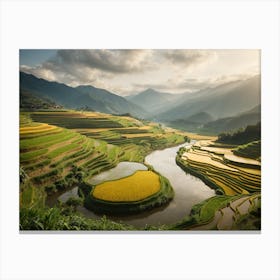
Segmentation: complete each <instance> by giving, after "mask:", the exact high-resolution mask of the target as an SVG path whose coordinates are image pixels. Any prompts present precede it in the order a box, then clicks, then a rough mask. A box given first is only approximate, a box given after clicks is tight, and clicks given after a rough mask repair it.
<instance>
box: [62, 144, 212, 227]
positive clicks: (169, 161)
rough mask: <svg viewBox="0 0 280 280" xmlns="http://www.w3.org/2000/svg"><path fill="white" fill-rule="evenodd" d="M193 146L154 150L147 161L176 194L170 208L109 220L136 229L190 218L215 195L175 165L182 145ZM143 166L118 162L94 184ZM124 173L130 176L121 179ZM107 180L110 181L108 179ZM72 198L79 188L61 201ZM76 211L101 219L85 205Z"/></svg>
mask: <svg viewBox="0 0 280 280" xmlns="http://www.w3.org/2000/svg"><path fill="white" fill-rule="evenodd" d="M192 144H193V142H191V143H185V144H182V145H178V146H176V147H172V148H167V149H164V150H158V151H154V152H152V153H151V154H149V155H148V156H147V157H146V158H145V162H146V163H148V164H150V165H152V166H153V167H154V169H155V170H156V171H158V172H159V173H160V174H162V175H163V176H165V177H166V178H168V179H169V181H170V183H171V185H172V187H173V189H174V191H175V196H174V199H173V200H172V201H171V202H170V203H169V204H168V205H166V206H164V207H160V208H156V209H153V210H151V211H146V212H144V213H142V214H137V215H129V216H122V217H112V216H110V217H108V218H110V219H112V220H114V221H122V222H124V223H126V224H131V225H134V226H136V227H143V226H145V225H160V224H174V223H176V222H179V221H180V220H182V219H183V218H184V217H185V216H186V215H188V214H189V213H190V210H191V208H192V206H193V205H195V204H197V203H199V202H201V201H203V200H205V199H207V198H209V197H212V196H214V195H215V192H214V190H212V189H211V188H209V187H208V186H207V185H205V184H204V183H203V182H202V181H201V180H200V179H198V178H196V177H194V176H192V175H190V174H186V173H185V172H184V171H183V170H182V169H181V168H180V167H179V166H178V165H177V164H176V161H175V158H176V153H177V151H178V149H179V148H180V147H183V146H191V145H192ZM130 165H131V166H130ZM144 167H145V166H144V165H141V164H139V163H119V165H118V166H117V167H115V168H114V169H111V170H109V171H105V172H102V173H101V174H100V175H97V176H99V177H97V176H95V178H94V177H93V178H92V183H96V182H97V183H100V182H102V181H104V179H105V178H106V175H108V176H109V178H110V180H112V179H114V178H115V179H117V178H120V177H124V176H127V175H129V174H132V173H133V172H135V171H136V170H141V169H142V170H143V169H144ZM138 168H139V169H138ZM121 170H123V171H121ZM122 172H123V174H127V175H124V176H120V174H122ZM106 179H107V180H109V179H108V178H106ZM71 196H77V187H76V188H73V189H72V190H70V191H67V192H65V193H64V194H62V195H60V196H59V199H60V200H61V201H66V200H67V199H68V198H69V197H71ZM77 210H78V211H79V212H81V213H83V214H84V215H85V216H86V217H89V218H98V217H100V215H96V214H95V213H93V212H92V211H89V210H88V209H86V208H85V207H83V206H79V207H78V208H77Z"/></svg>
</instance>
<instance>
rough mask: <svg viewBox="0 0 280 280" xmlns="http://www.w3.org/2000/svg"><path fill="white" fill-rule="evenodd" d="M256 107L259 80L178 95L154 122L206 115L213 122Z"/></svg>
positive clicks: (254, 78) (258, 99) (258, 102)
mask: <svg viewBox="0 0 280 280" xmlns="http://www.w3.org/2000/svg"><path fill="white" fill-rule="evenodd" d="M258 104H260V76H255V77H252V78H250V79H248V80H244V81H235V82H230V83H226V84H223V85H220V86H218V87H215V88H207V89H204V90H201V91H199V92H196V93H192V94H185V95H182V96H181V98H180V99H179V100H178V101H176V102H175V103H174V104H171V103H169V105H170V109H169V110H167V111H166V112H164V113H161V114H159V115H158V116H157V117H156V119H158V120H161V121H174V120H178V119H187V118H188V117H190V116H192V115H194V114H196V113H199V112H206V113H208V114H210V115H211V116H213V118H215V119H219V118H225V117H229V116H234V115H237V114H240V113H242V112H244V111H247V110H249V109H251V108H252V107H254V106H257V105H258Z"/></svg>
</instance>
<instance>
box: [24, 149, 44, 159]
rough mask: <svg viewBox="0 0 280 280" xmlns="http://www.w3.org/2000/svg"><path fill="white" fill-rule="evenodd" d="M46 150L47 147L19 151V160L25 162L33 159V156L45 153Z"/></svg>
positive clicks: (36, 156)
mask: <svg viewBox="0 0 280 280" xmlns="http://www.w3.org/2000/svg"><path fill="white" fill-rule="evenodd" d="M47 152H48V149H41V150H36V151H31V152H27V153H24V154H23V153H21V154H20V161H21V162H26V161H30V160H33V159H34V158H38V157H40V156H42V155H45V154H46V153H47Z"/></svg>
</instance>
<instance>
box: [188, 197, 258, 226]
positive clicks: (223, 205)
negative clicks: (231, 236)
mask: <svg viewBox="0 0 280 280" xmlns="http://www.w3.org/2000/svg"><path fill="white" fill-rule="evenodd" d="M260 203H261V195H260V193H256V194H252V195H246V196H235V197H223V196H220V197H219V196H218V197H213V198H210V199H209V200H208V201H207V202H206V203H204V204H203V206H202V207H201V208H200V209H199V210H198V211H197V212H198V213H197V214H198V216H199V218H198V219H199V221H198V224H199V225H195V226H193V227H191V229H192V230H211V229H215V230H238V229H239V228H238V225H237V224H238V223H239V221H240V220H241V219H242V217H244V216H245V215H247V214H248V213H250V212H252V211H253V210H255V209H257V208H258V207H259V205H260Z"/></svg>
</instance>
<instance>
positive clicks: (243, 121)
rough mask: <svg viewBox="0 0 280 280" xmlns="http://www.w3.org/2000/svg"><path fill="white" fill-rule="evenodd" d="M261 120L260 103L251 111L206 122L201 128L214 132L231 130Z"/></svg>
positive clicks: (204, 130)
mask: <svg viewBox="0 0 280 280" xmlns="http://www.w3.org/2000/svg"><path fill="white" fill-rule="evenodd" d="M260 121H261V107H260V105H258V106H256V107H254V108H253V109H251V110H249V111H246V112H243V113H242V114H238V115H236V116H232V117H227V118H222V119H218V120H215V121H212V122H209V123H206V124H205V125H204V126H203V127H202V128H201V131H202V132H212V133H221V132H229V131H234V130H236V129H239V128H244V127H246V126H248V125H254V124H256V123H258V122H260Z"/></svg>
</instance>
